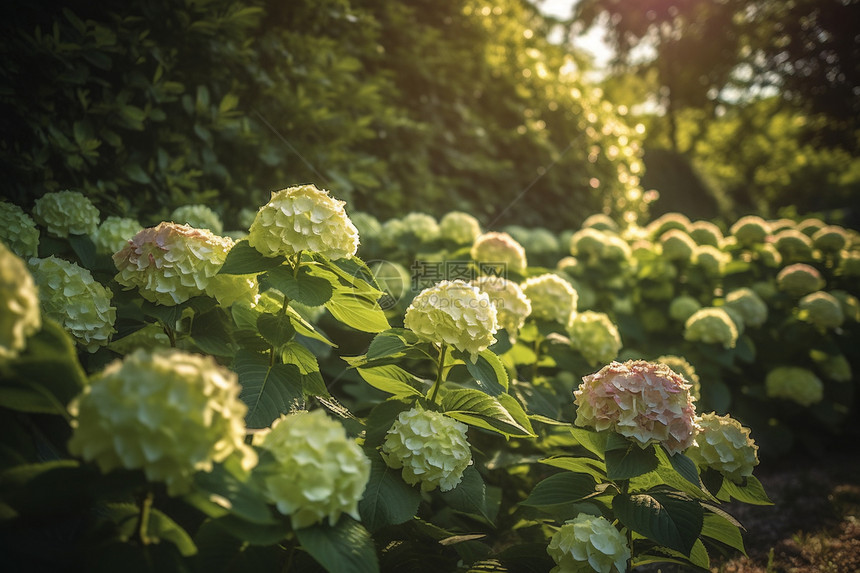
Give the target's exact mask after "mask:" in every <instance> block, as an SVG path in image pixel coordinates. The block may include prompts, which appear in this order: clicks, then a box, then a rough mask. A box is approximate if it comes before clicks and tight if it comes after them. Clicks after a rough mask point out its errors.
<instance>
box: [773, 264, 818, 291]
mask: <svg viewBox="0 0 860 573" xmlns="http://www.w3.org/2000/svg"><path fill="white" fill-rule="evenodd" d="M824 284H825V283H824V278H822V276H821V273H820V272H818V269H816V268H815V267H811V266H809V265H807V264H804V263H795V264H793V265H789V266H787V267H785V268H783V269H782V270H781V271H779V273H778V274H777V275H776V286H777V287H778V288H779V290H781V291H784V292H786V293H788V294H790V295H791V296H795V297H801V296H803V295H807V294H809V293H811V292H815V291H817V290H821V289H822V288H824Z"/></svg>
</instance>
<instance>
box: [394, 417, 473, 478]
mask: <svg viewBox="0 0 860 573" xmlns="http://www.w3.org/2000/svg"><path fill="white" fill-rule="evenodd" d="M466 430H467V426H466V424H463V423H461V422H458V421H457V420H454V419H453V418H449V417H448V416H446V415H444V414H441V413H439V412H432V411H429V410H422V409H419V408H412V409H411V410H407V411H405V412H401V413H400V415H399V416H398V417H397V420H395V422H394V424H393V425H392V426H391V428H390V429H389V430H388V433H387V434H386V435H385V442H384V443H383V444H382V452H383V454H384V456H383V458H384V459H385V463H386V464H388V466H389V467H391V468H393V469H400V468H403V472H402V476H403V481H405V482H406V483H408V484H410V485H415V484H417V483H420V484H421V490H422V491H432V490H434V489H436V488H437V487H438V488H439V489H440V490H441V491H450V490H452V489H454V488H455V487H457V485H458V484H459V483H460V481H461V480H462V479H463V472H464V471H466V468H467V467H469V466H470V465H472V450H471V449H470V447H469V442H468V441H467V439H466Z"/></svg>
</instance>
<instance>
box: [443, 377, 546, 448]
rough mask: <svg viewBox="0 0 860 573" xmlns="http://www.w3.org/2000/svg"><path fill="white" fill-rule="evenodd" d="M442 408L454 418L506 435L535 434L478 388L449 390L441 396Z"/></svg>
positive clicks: (528, 435)
mask: <svg viewBox="0 0 860 573" xmlns="http://www.w3.org/2000/svg"><path fill="white" fill-rule="evenodd" d="M442 409H443V410H444V411H445V414H446V415H448V416H450V417H451V418H454V419H455V420H460V421H461V422H465V423H466V424H471V425H473V426H477V427H479V428H484V429H485V430H492V431H494V432H498V433H499V434H502V435H503V436H506V437H519V438H532V437H534V435H535V434H534V432H533V431H531V430H530V429H528V428H526V427H523V426H522V425H521V424H520V423H519V422H517V420H516V418H514V416H512V415H511V413H510V412H508V410H506V409H505V407H504V406H503V405H502V404H501V403H500V402H499V400H498V399H496V398H494V397H492V396H489V395H487V394H484V393H483V392H481V391H480V390H472V389H457V390H450V391H449V392H447V393H446V394H445V395H444V396H443V397H442Z"/></svg>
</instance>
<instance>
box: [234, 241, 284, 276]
mask: <svg viewBox="0 0 860 573" xmlns="http://www.w3.org/2000/svg"><path fill="white" fill-rule="evenodd" d="M284 261H286V259H285V258H284V257H280V256H278V257H266V256H263V254H262V253H260V251H258V250H257V249H255V248H254V247H252V246H251V245H250V244H248V241H247V240H245V239H243V240H241V241H237V242H236V244H235V245H233V248H232V249H230V252H229V253H227V258H226V259H225V260H224V264H223V265H222V266H221V268H220V269H219V270H218V274H221V275H251V274H255V273H262V272H265V271H268V270H270V269H275V268H277V267H279V266H281V265H282V264H283V263H284Z"/></svg>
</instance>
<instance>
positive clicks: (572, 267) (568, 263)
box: [555, 256, 585, 277]
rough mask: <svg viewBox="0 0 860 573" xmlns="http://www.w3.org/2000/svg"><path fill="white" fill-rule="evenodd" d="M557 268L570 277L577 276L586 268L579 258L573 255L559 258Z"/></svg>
mask: <svg viewBox="0 0 860 573" xmlns="http://www.w3.org/2000/svg"><path fill="white" fill-rule="evenodd" d="M555 268H556V270H559V271H561V272H563V273H564V274H566V275H568V276H570V277H575V276H577V275H579V274H580V272H584V270H585V269H584V267H583V265H582V264H581V263H580V262H579V259H577V258H576V257H571V256H568V257H562V258H561V259H559V261H558V263H556V265H555Z"/></svg>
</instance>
